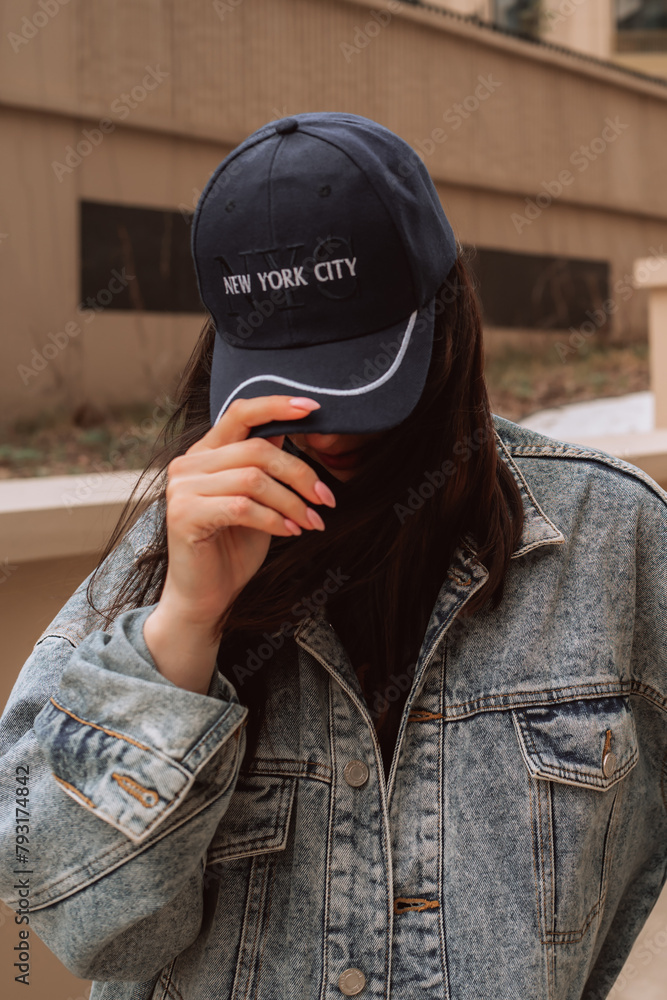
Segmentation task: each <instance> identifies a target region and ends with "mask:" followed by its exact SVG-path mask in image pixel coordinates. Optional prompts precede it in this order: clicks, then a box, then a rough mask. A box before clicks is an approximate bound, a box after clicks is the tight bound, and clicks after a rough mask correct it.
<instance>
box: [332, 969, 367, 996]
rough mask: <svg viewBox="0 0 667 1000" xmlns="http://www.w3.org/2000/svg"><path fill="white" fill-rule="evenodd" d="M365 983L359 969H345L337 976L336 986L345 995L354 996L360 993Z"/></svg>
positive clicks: (364, 978)
mask: <svg viewBox="0 0 667 1000" xmlns="http://www.w3.org/2000/svg"><path fill="white" fill-rule="evenodd" d="M365 985H366V977H365V975H364V974H363V972H362V971H361V969H346V970H345V972H341V974H340V976H339V977H338V988H339V989H340V991H341V993H344V994H345V996H346V997H353V996H356V994H357V993H361V991H362V990H363V988H364V986H365Z"/></svg>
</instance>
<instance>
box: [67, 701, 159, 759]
mask: <svg viewBox="0 0 667 1000" xmlns="http://www.w3.org/2000/svg"><path fill="white" fill-rule="evenodd" d="M49 701H51V702H52V703H53V704H54V705H55V706H56V708H57V709H59V710H60V711H61V712H64V713H65V714H66V715H70V716H71V717H72V718H73V719H76V721H77V722H81V723H83V725H84V726H90V727H91V729H100V730H101V731H102V732H103V733H106V734H107V736H115V737H116V738H117V739H119V740H125V741H126V742H127V743H132V745H133V746H135V747H139V749H140V750H148V752H149V753H154V751H153V750H151V748H150V747H147V746H145V745H144V744H143V743H139V742H138V741H137V740H133V739H132V737H130V736H123V734H122V733H117V732H115V731H114V730H113V729H106V728H105V727H104V726H98V724H97V723H96V722H88V720H87V719H81V718H80V717H79V716H78V715H75V714H74V712H70V710H69V709H68V708H65V707H64V706H63V705H59V704H58V702H57V701H56V700H55V698H53V697H51V698H49Z"/></svg>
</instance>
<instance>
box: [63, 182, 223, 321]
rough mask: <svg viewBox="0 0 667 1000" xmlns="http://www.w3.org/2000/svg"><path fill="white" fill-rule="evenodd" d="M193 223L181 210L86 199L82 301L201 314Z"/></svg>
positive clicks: (82, 251) (83, 210) (84, 204)
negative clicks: (191, 242) (118, 276)
mask: <svg viewBox="0 0 667 1000" xmlns="http://www.w3.org/2000/svg"><path fill="white" fill-rule="evenodd" d="M189 219H190V217H189V216H188V217H186V216H184V215H182V214H181V213H180V212H174V211H165V210H162V209H155V208H135V207H133V206H132V207H131V206H129V205H110V204H106V203H102V202H97V201H82V202H81V301H82V302H84V303H85V301H86V299H88V298H92V299H94V300H96V301H97V302H98V303H99V304H100V305H103V306H104V308H105V309H140V310H142V311H144V312H167V313H203V312H204V307H203V305H202V303H201V300H200V298H199V292H198V290H197V279H196V277H195V270H194V264H193V262H192V255H191V253H190V224H189ZM114 272H115V273H116V274H117V275H120V276H121V278H120V280H119V279H118V278H114ZM130 275H134V278H133V279H132V280H126V277H127V278H129V276H130ZM109 290H110V291H111V293H112V295H111V297H109ZM100 293H102V295H101V296H100Z"/></svg>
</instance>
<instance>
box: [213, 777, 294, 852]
mask: <svg viewBox="0 0 667 1000" xmlns="http://www.w3.org/2000/svg"><path fill="white" fill-rule="evenodd" d="M295 787H296V786H295V785H294V783H293V782H290V783H289V784H288V783H287V782H283V785H282V787H281V789H280V798H279V800H278V808H277V810H276V813H277V816H276V818H275V824H274V827H273V830H272V831H271V832H270V833H264V834H259V835H257V836H255V837H250V838H249V839H248V838H246V839H245V840H235V841H233V842H232V843H231V844H230V845H229V846H230V847H233V848H235V849H241V848H243V847H246V846H248V845H250V844H262V843H264V842H265V841H270V840H274V839H275V837H276V834H277V833H278V831H279V830H280V829H282V831H283V833H284V829H285V818H286V817H285V816H283V810H284V806H283V800H284V798H285V793H289V791H290V790H291V791H292V793H293V790H294V788H295ZM219 849H220V848H219V847H215V848H214V847H213V845H212V851H213V850H216V851H217V850H219ZM222 849H223V850H224V848H222Z"/></svg>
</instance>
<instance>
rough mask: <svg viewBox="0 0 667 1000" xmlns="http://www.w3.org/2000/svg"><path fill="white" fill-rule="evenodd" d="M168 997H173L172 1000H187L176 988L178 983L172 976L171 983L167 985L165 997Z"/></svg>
mask: <svg viewBox="0 0 667 1000" xmlns="http://www.w3.org/2000/svg"><path fill="white" fill-rule="evenodd" d="M174 964H175V963H174ZM167 995H168V996H169V997H171V1000H185V998H184V997H183V994H182V993H181V991H180V990H179V989H178V987H177V986H176V983H175V982H174V979H173V978H172V977H171V975H170V978H169V982H168V983H166V984H165V996H167Z"/></svg>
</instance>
